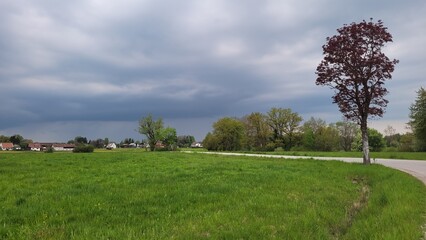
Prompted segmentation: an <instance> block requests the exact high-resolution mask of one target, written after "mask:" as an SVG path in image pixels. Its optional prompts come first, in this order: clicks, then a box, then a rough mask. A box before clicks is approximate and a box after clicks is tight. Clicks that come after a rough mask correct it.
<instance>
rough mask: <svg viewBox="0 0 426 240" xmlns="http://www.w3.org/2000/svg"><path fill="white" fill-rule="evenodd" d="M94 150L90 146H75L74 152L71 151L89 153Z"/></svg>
mask: <svg viewBox="0 0 426 240" xmlns="http://www.w3.org/2000/svg"><path fill="white" fill-rule="evenodd" d="M94 150H95V147H94V146H92V145H86V144H82V145H77V146H75V148H74V150H72V151H73V152H75V153H91V152H93V151H94Z"/></svg>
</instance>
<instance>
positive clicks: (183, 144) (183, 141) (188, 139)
mask: <svg viewBox="0 0 426 240" xmlns="http://www.w3.org/2000/svg"><path fill="white" fill-rule="evenodd" d="M193 142H195V137H194V136H190V135H181V136H178V137H177V146H178V147H180V148H189V147H191V144H192V143H193Z"/></svg>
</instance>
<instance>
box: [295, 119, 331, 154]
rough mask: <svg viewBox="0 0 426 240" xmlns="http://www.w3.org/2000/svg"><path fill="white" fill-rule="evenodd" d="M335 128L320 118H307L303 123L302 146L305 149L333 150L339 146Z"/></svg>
mask: <svg viewBox="0 0 426 240" xmlns="http://www.w3.org/2000/svg"><path fill="white" fill-rule="evenodd" d="M338 135H339V133H338V131H337V129H336V128H335V127H334V126H332V125H330V126H327V123H326V122H325V121H324V120H322V119H320V118H313V117H311V119H309V120H308V121H306V122H305V123H304V124H303V146H304V148H305V149H306V150H314V151H333V150H337V149H338V146H339V143H338V141H339V137H338Z"/></svg>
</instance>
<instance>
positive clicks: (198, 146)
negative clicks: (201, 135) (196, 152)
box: [191, 142, 203, 148]
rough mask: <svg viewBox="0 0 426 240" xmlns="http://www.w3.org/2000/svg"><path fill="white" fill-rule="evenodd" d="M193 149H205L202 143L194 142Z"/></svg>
mask: <svg viewBox="0 0 426 240" xmlns="http://www.w3.org/2000/svg"><path fill="white" fill-rule="evenodd" d="M191 147H192V148H202V147H203V144H202V143H200V142H193V143H192V144H191Z"/></svg>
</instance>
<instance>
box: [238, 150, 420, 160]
mask: <svg viewBox="0 0 426 240" xmlns="http://www.w3.org/2000/svg"><path fill="white" fill-rule="evenodd" d="M245 153H261V154H273V155H288V156H311V157H355V158H362V156H363V154H362V152H314V151H312V152H309V151H277V152H245ZM370 156H371V157H372V158H384V159H410V160H426V152H371V153H370Z"/></svg>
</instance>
